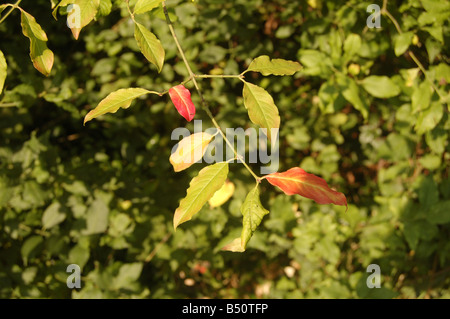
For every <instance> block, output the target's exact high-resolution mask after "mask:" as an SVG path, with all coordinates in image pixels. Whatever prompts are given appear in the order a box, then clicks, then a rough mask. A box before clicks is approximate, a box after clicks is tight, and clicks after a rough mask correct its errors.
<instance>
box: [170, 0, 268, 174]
mask: <svg viewBox="0 0 450 319" xmlns="http://www.w3.org/2000/svg"><path fill="white" fill-rule="evenodd" d="M162 6H163V10H164V15H165V17H166V22H167V25H168V27H169V30H170V33H171V34H172V38H173V40H174V41H175V44H176V46H177V48H178V52H179V53H180V55H181V58H182V59H183V62H184V64H185V66H186V69H187V70H188V73H189V76H190V77H192V82H193V83H194V87H195V89H196V90H197V93H198V95H199V96H200V100H201V103H202V107H203V110H204V111H205V112H206V114H207V115H208V117H209V118H210V119H211V121H212V123H213V124H214V126H215V127H216V128H217V129H218V130H219V132H220V135H222V137H223V139H224V140H225V142H226V143H227V145H228V146H229V147H231V149H232V150H233V152H234V154H235V155H236V157H237V158H239V160H240V161H241V162H242V164H244V166H245V168H246V169H247V170H248V171H249V172H250V174H251V175H252V176H253V177H254V178H255V180H256V181H257V182H259V181H260V178H259V177H258V176H257V175H256V174H255V173H254V172H253V170H252V169H251V168H250V167H249V166H248V165H247V163H245V160H244V158H243V157H242V156H241V155H240V154H238V152H237V151H236V150H235V148H234V145H232V144H231V143H230V141H229V140H228V139H227V138H226V136H225V134H224V133H223V131H222V129H221V128H220V126H219V124H218V123H217V122H216V120H215V118H214V116H213V115H212V113H211V111H210V110H209V108H208V105H207V104H206V101H205V99H204V98H203V94H202V91H201V89H200V86H199V85H198V82H197V80H196V75H195V74H194V72H192V69H191V66H190V65H189V62H188V60H187V58H186V55H185V54H184V51H183V49H182V48H181V45H180V42H179V41H178V37H177V35H176V33H175V29H174V27H173V24H172V21H171V20H170V17H169V13H168V11H167V7H166V2H165V1H163V2H162ZM236 77H237V78H239V79H241V77H239V76H236Z"/></svg>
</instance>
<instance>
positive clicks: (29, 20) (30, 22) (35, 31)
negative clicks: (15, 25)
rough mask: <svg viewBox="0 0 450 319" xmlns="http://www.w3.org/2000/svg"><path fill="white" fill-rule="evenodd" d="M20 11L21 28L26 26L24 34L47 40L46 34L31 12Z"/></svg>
mask: <svg viewBox="0 0 450 319" xmlns="http://www.w3.org/2000/svg"><path fill="white" fill-rule="evenodd" d="M21 13H22V14H21V22H22V28H26V31H27V34H28V35H26V36H27V37H30V36H32V37H34V38H36V39H38V40H42V41H48V38H47V35H46V34H45V32H44V30H43V29H42V28H41V26H40V25H39V24H38V23H37V22H36V19H34V17H33V16H32V15H31V14H29V13H27V12H25V11H21ZM24 33H25V31H24Z"/></svg>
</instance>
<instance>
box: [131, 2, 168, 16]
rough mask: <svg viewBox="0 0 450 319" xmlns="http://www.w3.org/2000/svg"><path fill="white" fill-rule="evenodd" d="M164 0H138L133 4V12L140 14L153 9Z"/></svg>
mask: <svg viewBox="0 0 450 319" xmlns="http://www.w3.org/2000/svg"><path fill="white" fill-rule="evenodd" d="M163 1H164V0H138V1H137V2H136V5H135V6H134V13H135V14H141V13H146V12H148V11H150V10H153V9H154V8H156V7H157V6H159V5H160V3H161V2H163Z"/></svg>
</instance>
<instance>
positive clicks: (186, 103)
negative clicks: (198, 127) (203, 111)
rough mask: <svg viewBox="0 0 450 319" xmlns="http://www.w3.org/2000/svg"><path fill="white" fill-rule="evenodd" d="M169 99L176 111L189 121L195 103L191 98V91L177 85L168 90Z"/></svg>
mask: <svg viewBox="0 0 450 319" xmlns="http://www.w3.org/2000/svg"><path fill="white" fill-rule="evenodd" d="M169 95H170V99H171V100H172V102H173V104H174V105H175V108H176V109H177V110H178V113H180V115H181V116H182V117H184V118H185V119H186V121H188V122H190V121H192V119H193V118H194V115H195V105H194V103H193V102H192V99H191V92H189V90H188V89H186V88H185V87H184V86H183V85H181V84H180V85H177V86H174V87H172V88H170V90H169Z"/></svg>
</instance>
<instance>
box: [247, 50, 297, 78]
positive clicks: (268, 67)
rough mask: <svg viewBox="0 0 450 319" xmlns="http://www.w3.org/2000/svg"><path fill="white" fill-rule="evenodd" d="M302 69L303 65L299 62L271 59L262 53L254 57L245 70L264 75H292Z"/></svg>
mask: <svg viewBox="0 0 450 319" xmlns="http://www.w3.org/2000/svg"><path fill="white" fill-rule="evenodd" d="M301 69H302V66H301V65H300V63H298V62H294V61H288V60H284V59H272V60H271V59H270V58H269V57H268V56H267V55H262V56H259V57H257V58H256V59H254V60H253V61H252V62H251V63H250V65H249V66H248V69H247V70H246V71H245V72H248V71H254V72H259V73H261V74H262V75H292V74H294V73H295V72H297V71H300V70H301ZM245 72H244V73H245Z"/></svg>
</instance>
